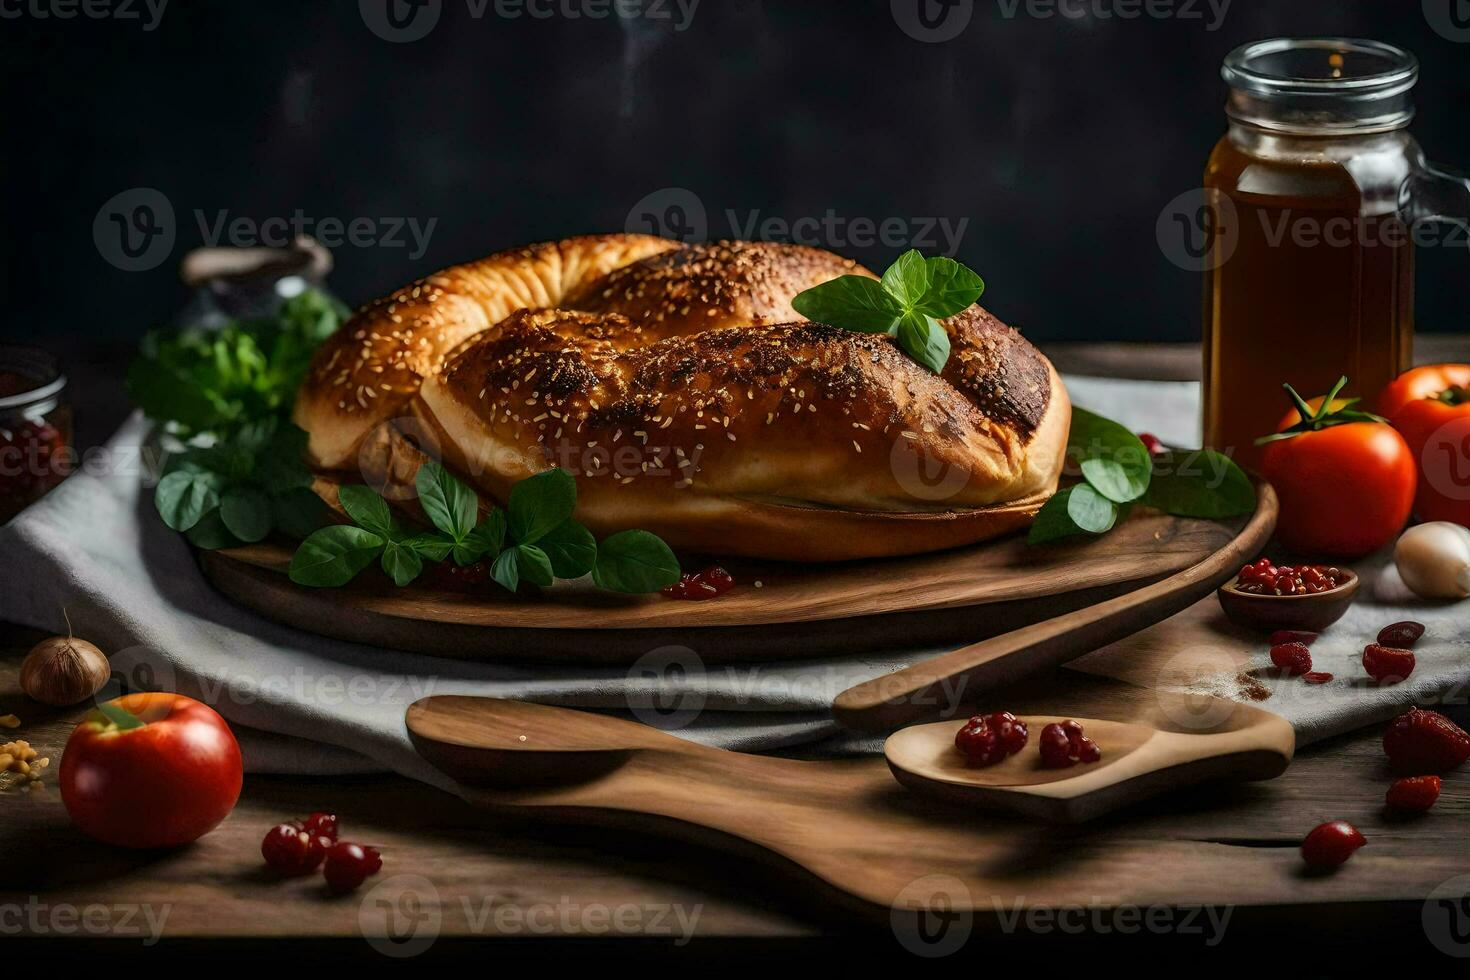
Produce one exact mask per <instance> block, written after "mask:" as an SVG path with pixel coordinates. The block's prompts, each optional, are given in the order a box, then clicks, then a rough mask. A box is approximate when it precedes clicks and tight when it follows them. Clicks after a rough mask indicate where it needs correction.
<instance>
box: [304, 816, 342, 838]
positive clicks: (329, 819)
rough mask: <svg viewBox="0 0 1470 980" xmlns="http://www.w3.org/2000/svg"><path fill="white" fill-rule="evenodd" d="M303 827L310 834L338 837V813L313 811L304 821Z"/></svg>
mask: <svg viewBox="0 0 1470 980" xmlns="http://www.w3.org/2000/svg"><path fill="white" fill-rule="evenodd" d="M301 829H302V830H304V831H306V832H307V833H308V834H315V835H316V836H318V837H326V838H328V839H329V840H336V839H337V815H336V814H335V813H313V814H312V815H311V816H309V817H307V818H306V819H305V820H304V821H302V824H301Z"/></svg>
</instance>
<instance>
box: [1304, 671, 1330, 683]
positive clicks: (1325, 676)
mask: <svg viewBox="0 0 1470 980" xmlns="http://www.w3.org/2000/svg"><path fill="white" fill-rule="evenodd" d="M1302 680H1304V681H1306V682H1307V683H1308V684H1329V683H1331V682H1332V675H1331V674H1329V673H1327V672H1326V671H1321V670H1314V671H1310V672H1309V673H1306V674H1303V675H1302Z"/></svg>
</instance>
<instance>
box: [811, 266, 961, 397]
mask: <svg viewBox="0 0 1470 980" xmlns="http://www.w3.org/2000/svg"><path fill="white" fill-rule="evenodd" d="M983 292H985V281H984V280H983V279H981V278H980V277H979V276H978V275H976V274H975V273H974V272H972V271H971V270H969V269H967V268H966V267H965V266H963V265H961V264H960V263H958V262H956V261H955V260H954V259H950V258H945V257H944V256H941V255H936V256H931V257H930V258H927V259H926V258H924V257H923V256H922V255H920V254H919V252H918V250H917V249H910V250H909V251H907V252H905V253H903V254H902V255H900V256H899V257H898V261H897V262H894V263H893V265H891V266H889V267H888V271H886V272H884V273H883V278H882V279H881V280H879V279H870V278H868V277H867V276H839V277H837V278H836V279H832V280H830V281H828V282H824V283H822V284H821V285H819V286H813V287H812V288H811V289H808V290H805V291H804V292H801V293H798V294H797V295H796V297H795V298H794V299H792V301H791V306H792V308H794V309H795V310H796V312H798V313H800V314H801V315H802V316H804V317H806V318H807V319H808V320H812V321H815V322H817V323H826V324H830V325H831V326H834V327H841V328H842V329H844V330H855V331H857V332H859V333H883V334H888V335H889V336H890V337H894V338H895V339H897V341H898V345H899V346H900V347H902V348H903V349H904V351H905V352H906V353H907V354H908V355H909V356H910V357H912V358H913V359H914V360H915V361H918V362H919V363H920V364H922V365H924V366H925V367H927V368H928V369H929V370H931V371H933V372H934V373H935V374H938V373H939V372H940V371H942V370H944V364H945V362H946V361H948V360H949V334H948V333H946V332H945V329H944V327H943V326H942V325H941V324H940V323H939V321H940V320H942V319H943V318H945V317H947V316H954V315H955V314H956V313H961V312H963V311H965V310H967V309H969V308H970V307H971V306H973V305H975V301H976V300H978V299H979V298H980V295H981V294H982V293H983Z"/></svg>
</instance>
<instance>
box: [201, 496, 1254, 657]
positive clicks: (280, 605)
mask: <svg viewBox="0 0 1470 980" xmlns="http://www.w3.org/2000/svg"><path fill="white" fill-rule="evenodd" d="M1258 490H1259V492H1258V506H1257V510H1256V513H1255V514H1254V515H1253V516H1252V517H1251V518H1249V519H1240V520H1235V521H1230V522H1219V521H1206V520H1193V519H1188V518H1178V517H1170V516H1168V515H1165V514H1160V513H1156V512H1149V511H1140V512H1136V513H1135V515H1134V516H1133V517H1131V518H1130V519H1129V520H1128V521H1126V522H1125V523H1123V524H1122V525H1120V526H1119V527H1117V528H1115V529H1114V530H1113V531H1112V532H1111V533H1109V534H1107V535H1105V536H1103V537H1102V538H1098V539H1095V540H1086V541H1083V540H1076V541H1070V542H1063V543H1057V544H1052V545H1046V546H1043V547H1037V548H1032V547H1028V546H1027V544H1026V542H1025V539H1024V537H1020V536H1014V537H1010V538H1005V539H1001V540H998V541H990V542H986V543H983V544H979V545H974V546H971V547H967V548H960V549H955V550H952V551H945V552H938V553H933V554H927V555H918V556H914V557H909V558H890V559H876V560H870V561H854V562H840V563H834V564H825V565H821V564H811V565H798V564H793V563H782V562H756V561H749V560H738V561H732V562H727V563H724V564H725V565H726V567H727V568H729V570H730V571H731V573H732V574H733V575H734V576H735V580H736V583H737V586H736V588H735V589H734V590H732V591H731V592H730V593H728V594H726V595H724V596H722V597H720V598H719V599H716V600H712V601H706V602H680V601H674V600H670V599H666V598H664V597H663V596H658V595H653V596H623V595H616V594H612V593H607V592H602V591H600V590H597V589H595V588H593V587H591V585H590V584H588V583H586V582H570V583H558V585H556V586H555V587H553V588H551V589H548V590H545V591H543V592H539V593H538V592H535V591H534V590H523V591H522V592H521V593H519V594H516V595H511V594H509V593H507V592H505V591H503V590H501V589H499V588H495V587H487V590H486V591H485V592H483V593H477V594H464V593H456V592H451V591H445V590H442V589H435V588H433V587H431V586H429V585H426V584H420V583H414V584H413V585H410V586H408V587H406V588H399V587H397V586H395V585H393V584H392V583H391V582H390V581H388V580H387V578H386V577H385V576H383V575H382V574H381V573H380V572H378V571H377V570H376V568H374V569H371V570H369V572H366V573H364V574H363V575H361V576H359V578H358V580H357V581H354V582H353V583H351V584H350V585H348V586H346V587H344V588H339V589H313V588H307V587H305V586H299V585H296V584H294V583H292V582H291V581H290V579H289V578H287V576H286V570H287V568H288V567H289V565H290V561H291V548H290V547H289V546H288V545H287V544H286V543H278V542H274V541H268V542H263V543H261V544H256V545H248V546H245V547H241V548H232V549H227V550H223V551H203V552H200V553H199V560H200V565H201V567H202V568H203V571H204V574H205V575H206V577H208V578H209V580H210V581H211V582H212V583H214V585H215V587H216V588H218V589H219V590H220V591H221V592H223V593H224V594H225V595H227V596H229V597H230V598H232V599H234V600H235V601H236V602H239V603H240V604H242V605H244V606H247V607H249V608H250V609H252V610H254V611H256V612H258V613H260V614H261V615H263V616H265V617H266V618H268V619H273V620H275V621H277V622H281V623H285V624H287V625H290V626H295V627H297V628H300V629H303V630H307V631H309V632H313V633H319V634H322V635H326V636H331V637H335V638H338V639H344V640H352V641H355V642H360V643H368V644H372V645H374V646H385V647H393V648H397V649H402V650H414V651H419V652H423V653H431V654H436V655H439V656H452V657H466V658H472V659H480V660H519V661H565V662H600V663H631V662H632V661H634V660H636V659H637V658H639V657H640V656H643V655H644V654H646V653H648V652H649V651H650V650H655V649H657V648H659V647H662V646H669V645H682V646H687V647H689V648H691V649H693V650H695V651H696V652H697V653H698V654H699V656H700V657H701V658H703V659H704V660H705V661H706V662H709V663H719V662H726V661H732V660H778V659H804V658H809V657H817V656H822V655H828V654H835V653H855V652H862V651H864V650H878V649H885V648H886V649H893V648H894V647H895V646H907V647H913V646H916V645H921V644H933V645H941V644H948V643H961V642H966V643H967V642H973V641H975V640H978V639H983V638H986V637H990V636H996V635H999V634H1001V633H1006V632H1009V631H1011V630H1014V629H1018V628H1020V627H1023V626H1026V625H1029V624H1031V623H1036V622H1039V621H1042V620H1046V619H1050V618H1052V617H1054V616H1058V615H1061V614H1063V613H1067V612H1071V611H1073V610H1077V609H1082V608H1085V607H1089V606H1092V605H1094V604H1096V603H1099V602H1102V601H1104V600H1106V599H1110V598H1113V597H1115V596H1118V595H1122V594H1125V593H1128V592H1131V591H1133V590H1136V589H1139V588H1141V587H1143V586H1145V585H1149V584H1151V583H1155V582H1159V581H1160V580H1163V579H1166V578H1168V577H1169V576H1171V575H1174V574H1176V573H1179V572H1182V571H1184V570H1186V569H1189V568H1192V567H1194V566H1196V565H1198V564H1199V563H1200V562H1203V561H1205V560H1207V559H1215V560H1216V561H1217V562H1218V563H1219V564H1220V566H1221V568H1229V566H1234V567H1235V568H1238V566H1239V565H1241V564H1244V563H1245V561H1247V560H1248V559H1251V558H1254V557H1255V555H1256V554H1257V552H1259V551H1260V549H1261V548H1262V547H1263V546H1264V544H1265V542H1266V539H1267V538H1268V537H1269V536H1270V533H1271V530H1272V528H1273V527H1274V526H1275V520H1276V498H1275V495H1274V494H1273V493H1271V492H1270V489H1269V487H1266V486H1264V485H1262V486H1261V487H1259V488H1258ZM686 564H689V565H691V567H696V566H694V565H693V563H691V562H687V561H686ZM1230 570H1232V571H1233V570H1234V569H1233V568H1231V569H1230ZM1223 577H1224V573H1222V574H1221V580H1223ZM757 583H759V584H757ZM1216 584H1218V583H1216ZM1210 587H1211V588H1213V585H1212V586H1210ZM1186 604H1187V601H1181V602H1179V603H1178V606H1177V608H1183V606H1184V605H1186ZM1170 611H1174V610H1170ZM1165 614H1166V615H1167V613H1165ZM1157 618H1158V617H1157V616H1154V617H1153V618H1147V617H1144V618H1140V619H1139V621H1138V622H1137V624H1136V625H1134V626H1133V628H1135V629H1141V628H1143V627H1145V626H1148V625H1150V624H1151V623H1153V622H1154V621H1156V619H1157Z"/></svg>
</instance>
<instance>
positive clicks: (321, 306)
mask: <svg viewBox="0 0 1470 980" xmlns="http://www.w3.org/2000/svg"><path fill="white" fill-rule="evenodd" d="M347 312H348V311H347V309H346V307H344V306H342V304H341V303H339V302H338V301H337V300H335V299H333V298H331V297H330V296H328V295H326V294H325V293H321V292H318V291H316V290H307V291H306V292H303V293H301V294H300V295H297V296H295V297H292V298H291V299H289V300H287V301H286V302H285V303H284V304H283V305H282V308H281V311H280V313H279V314H278V315H277V316H276V317H274V318H272V319H267V320H253V321H237V322H231V323H227V324H225V325H224V326H223V327H221V328H219V329H206V328H203V327H190V328H186V329H184V330H170V331H155V332H153V333H151V334H149V335H148V336H147V337H146V338H144V341H143V346H142V351H141V353H140V356H139V357H137V358H136V359H135V360H134V361H133V363H132V365H131V366H130V367H129V369H128V378H127V385H128V394H129V395H130V396H131V397H132V399H133V402H134V403H135V404H136V405H137V406H138V407H139V408H141V409H142V410H143V412H144V414H146V415H147V416H148V417H149V418H152V419H154V420H155V421H158V422H166V423H168V424H169V425H170V426H171V427H172V428H173V430H174V432H175V433H176V434H177V435H179V436H180V437H181V438H185V439H187V438H192V437H193V436H196V435H199V434H203V433H210V434H213V435H215V436H218V437H221V438H223V437H226V436H229V435H232V434H233V433H234V432H235V430H237V429H238V428H240V427H241V426H244V425H248V424H250V423H253V422H259V421H261V420H264V419H267V418H271V417H284V416H286V415H288V414H289V413H290V410H291V403H292V401H293V399H294V398H295V396H296V389H297V388H299V387H300V385H301V379H302V378H303V377H304V376H305V374H306V369H307V366H308V365H309V364H310V363H311V355H312V353H313V352H314V351H315V350H316V348H317V346H318V345H320V344H321V342H322V341H323V340H325V339H326V338H327V337H328V336H330V335H331V334H332V333H333V332H334V331H336V329H337V328H338V326H340V325H341V323H342V321H343V320H344V319H345V318H346V316H347Z"/></svg>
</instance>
